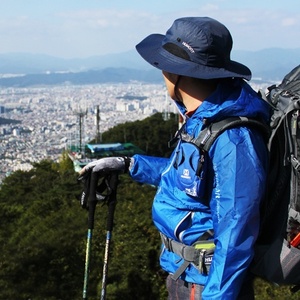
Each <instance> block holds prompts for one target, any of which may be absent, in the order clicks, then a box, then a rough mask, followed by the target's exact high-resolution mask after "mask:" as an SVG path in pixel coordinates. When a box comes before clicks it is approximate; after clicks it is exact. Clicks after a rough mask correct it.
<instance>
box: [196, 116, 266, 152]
mask: <svg viewBox="0 0 300 300" xmlns="http://www.w3.org/2000/svg"><path fill="white" fill-rule="evenodd" d="M238 126H250V127H254V128H258V129H260V130H261V131H262V133H263V135H264V137H265V138H266V140H267V139H268V138H269V136H270V128H269V126H268V125H266V124H264V123H263V122H261V121H258V120H256V119H251V118H247V117H230V118H227V119H224V120H221V121H218V122H215V123H211V124H209V125H208V127H206V128H205V129H203V130H202V131H201V132H200V134H199V135H198V136H197V137H196V138H194V139H192V140H191V142H192V143H194V144H195V145H197V146H198V147H199V148H201V149H203V150H204V151H208V150H209V149H210V147H211V145H212V144H213V143H214V141H215V140H216V138H217V137H218V136H220V134H221V133H223V132H224V131H225V130H227V129H231V128H234V127H238Z"/></svg>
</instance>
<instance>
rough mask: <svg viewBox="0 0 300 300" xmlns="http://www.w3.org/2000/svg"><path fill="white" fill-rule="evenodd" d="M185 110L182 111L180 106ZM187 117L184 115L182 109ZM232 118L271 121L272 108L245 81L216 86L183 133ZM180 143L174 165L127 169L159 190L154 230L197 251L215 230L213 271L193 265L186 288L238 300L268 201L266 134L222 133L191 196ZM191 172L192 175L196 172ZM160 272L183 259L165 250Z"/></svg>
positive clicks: (149, 161)
mask: <svg viewBox="0 0 300 300" xmlns="http://www.w3.org/2000/svg"><path fill="white" fill-rule="evenodd" d="M179 105H180V104H179ZM179 109H180V110H181V111H182V112H183V113H184V108H183V107H179ZM229 116H247V117H254V118H259V119H263V120H265V121H268V119H269V107H268V105H267V103H265V102H264V101H263V100H261V99H260V98H259V97H258V96H257V94H256V93H255V92H254V91H253V90H252V89H251V87H250V86H249V85H248V84H247V83H246V82H244V81H243V80H240V79H230V80H228V81H224V82H222V83H220V84H219V86H218V88H217V89H216V91H215V92H214V93H213V94H212V95H211V96H210V97H209V98H207V99H206V100H205V101H204V102H203V103H202V105H200V106H199V107H198V109H197V110H196V111H195V112H194V114H193V115H192V116H191V117H190V118H187V119H186V131H187V133H188V134H189V135H192V136H197V134H198V133H199V132H200V131H201V129H202V127H203V126H204V125H203V119H207V120H208V121H214V120H220V119H224V118H226V117H229ZM186 147H187V144H186V143H184V142H179V143H178V145H177V147H176V149H175V150H174V152H173V154H172V155H171V157H170V158H158V157H150V156H143V155H135V156H134V165H133V167H132V168H131V170H130V174H131V176H132V178H133V179H134V180H136V181H139V182H143V183H149V184H152V185H156V186H158V189H157V193H156V196H155V198H154V203H153V210H152V216H153V221H154V224H155V226H156V227H157V228H158V230H159V231H160V232H162V233H163V234H165V235H166V236H168V237H169V238H172V239H175V240H177V241H180V242H182V243H184V244H186V245H192V244H193V243H194V242H195V241H196V240H197V239H198V238H199V237H200V236H201V235H202V234H203V233H204V232H205V231H207V230H208V229H211V228H213V229H214V243H215V245H216V249H215V253H214V256H213V260H212V265H211V269H210V272H209V274H208V275H202V274H201V273H200V272H199V271H198V270H197V269H196V268H195V267H194V266H193V265H190V266H189V267H188V268H187V269H186V271H185V272H184V273H183V274H182V275H181V278H182V279H183V280H185V281H187V282H193V283H197V284H201V285H205V288H204V291H203V294H202V297H203V299H214V300H216V299H230V300H232V299H235V298H236V297H237V294H238V292H239V289H240V286H241V283H242V281H243V279H244V277H245V275H246V271H247V269H248V267H249V264H250V262H251V260H252V258H253V245H254V243H255V240H256V238H257V235H258V230H259V204H260V200H261V198H262V195H263V194H264V189H265V181H266V170H267V163H268V154H267V149H266V145H265V142H264V140H263V136H262V134H260V133H259V132H258V131H256V130H254V129H250V128H248V127H240V128H233V129H230V130H227V131H226V132H224V133H223V134H221V135H220V136H219V137H218V138H217V140H216V141H215V143H214V144H213V145H212V147H211V148H210V150H209V152H208V157H207V158H206V163H205V168H204V169H203V173H202V176H201V179H199V181H198V182H197V186H196V188H195V189H194V191H193V192H187V191H188V190H185V188H184V186H185V184H186V182H183V180H182V173H181V172H182V170H180V168H177V167H176V161H178V157H181V156H183V155H184V153H185V152H186V151H187V149H186ZM193 169H195V168H194V167H193V166H191V168H190V170H189V172H194V171H193ZM160 263H161V266H162V268H163V269H164V270H165V271H167V272H169V273H171V274H172V273H174V272H175V271H176V270H177V269H178V267H179V266H180V265H181V264H182V260H180V258H179V257H178V256H177V255H176V254H174V253H172V252H169V251H168V250H166V249H165V248H164V247H163V248H162V253H161V257H160Z"/></svg>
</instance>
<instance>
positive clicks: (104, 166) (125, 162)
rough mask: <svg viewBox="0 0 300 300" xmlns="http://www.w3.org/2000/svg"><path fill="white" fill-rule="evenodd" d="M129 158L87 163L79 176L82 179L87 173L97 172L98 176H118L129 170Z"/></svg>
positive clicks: (104, 159)
mask: <svg viewBox="0 0 300 300" xmlns="http://www.w3.org/2000/svg"><path fill="white" fill-rule="evenodd" d="M130 162H131V158H130V157H127V156H124V157H105V158H101V159H98V160H96V161H93V162H90V163H88V164H87V165H86V166H85V167H84V168H83V169H82V170H81V171H80V172H79V176H80V177H82V176H84V175H86V174H87V173H89V172H93V173H95V172H97V173H99V175H106V174H110V173H113V172H118V173H120V174H122V173H126V172H127V171H128V169H129V165H130Z"/></svg>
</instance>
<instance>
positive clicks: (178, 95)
mask: <svg viewBox="0 0 300 300" xmlns="http://www.w3.org/2000/svg"><path fill="white" fill-rule="evenodd" d="M181 78H182V76H181V75H178V77H177V80H176V82H175V84H174V95H175V97H176V101H178V102H181V103H183V100H182V97H181V95H180V92H179V89H178V85H179V81H180V79H181Z"/></svg>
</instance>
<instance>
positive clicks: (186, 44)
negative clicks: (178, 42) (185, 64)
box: [182, 42, 195, 53]
mask: <svg viewBox="0 0 300 300" xmlns="http://www.w3.org/2000/svg"><path fill="white" fill-rule="evenodd" d="M182 45H183V46H184V47H186V48H187V49H188V50H189V51H190V52H191V53H195V50H194V49H193V48H192V47H191V46H190V45H189V44H188V43H186V42H182Z"/></svg>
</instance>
